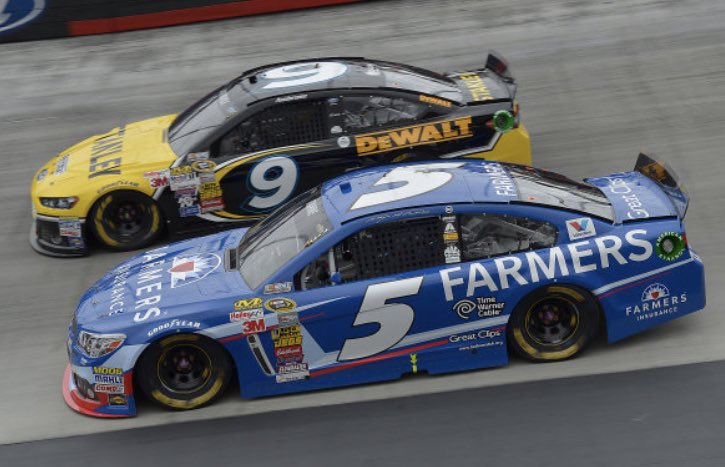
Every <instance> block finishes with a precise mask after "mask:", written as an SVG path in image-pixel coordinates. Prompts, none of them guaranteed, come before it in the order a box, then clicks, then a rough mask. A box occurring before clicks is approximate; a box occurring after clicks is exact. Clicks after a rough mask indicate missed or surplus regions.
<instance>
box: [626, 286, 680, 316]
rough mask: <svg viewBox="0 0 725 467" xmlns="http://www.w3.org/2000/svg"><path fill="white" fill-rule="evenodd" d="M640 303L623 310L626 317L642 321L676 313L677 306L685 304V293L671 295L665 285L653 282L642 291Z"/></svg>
mask: <svg viewBox="0 0 725 467" xmlns="http://www.w3.org/2000/svg"><path fill="white" fill-rule="evenodd" d="M640 301H641V302H642V303H641V304H640V305H635V306H628V307H627V308H626V309H625V313H626V316H634V317H635V318H636V319H637V321H644V320H648V319H651V318H657V317H660V316H665V315H671V314H674V313H677V311H678V305H680V304H682V303H685V302H687V293H686V292H682V293H681V294H679V295H677V294H675V295H671V294H670V289H668V288H667V286H666V285H664V284H660V283H659V282H655V283H654V284H650V285H648V286H647V287H646V288H645V289H644V291H643V292H642V297H641V298H640Z"/></svg>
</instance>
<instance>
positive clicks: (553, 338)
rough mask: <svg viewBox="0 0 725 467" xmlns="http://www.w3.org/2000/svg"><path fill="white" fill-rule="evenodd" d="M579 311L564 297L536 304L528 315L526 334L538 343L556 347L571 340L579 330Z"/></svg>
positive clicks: (549, 298)
mask: <svg viewBox="0 0 725 467" xmlns="http://www.w3.org/2000/svg"><path fill="white" fill-rule="evenodd" d="M579 321H580V319H579V309H578V308H577V306H576V304H574V303H573V302H571V301H569V300H567V299H566V298H563V297H548V298H545V299H543V300H539V301H538V302H536V303H534V304H533V305H532V306H531V308H529V311H528V312H527V313H526V322H525V327H526V333H527V334H528V335H529V337H530V338H531V339H533V340H534V341H535V342H536V343H538V344H540V345H544V346H555V345H559V344H561V343H563V342H566V341H567V340H568V339H570V338H571V337H572V336H573V335H574V334H575V333H576V331H577V329H578V328H579Z"/></svg>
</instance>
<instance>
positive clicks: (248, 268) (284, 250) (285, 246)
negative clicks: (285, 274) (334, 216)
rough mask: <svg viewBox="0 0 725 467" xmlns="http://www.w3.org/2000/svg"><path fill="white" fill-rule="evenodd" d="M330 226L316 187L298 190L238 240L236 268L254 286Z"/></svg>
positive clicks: (325, 231) (314, 240)
mask: <svg viewBox="0 0 725 467" xmlns="http://www.w3.org/2000/svg"><path fill="white" fill-rule="evenodd" d="M330 230H332V225H331V224H330V221H329V220H328V218H327V214H326V213H325V208H324V207H323V205H322V198H320V188H314V189H312V190H310V191H307V192H305V193H302V194H301V195H299V196H298V197H297V198H295V199H294V200H292V201H290V202H289V203H288V204H286V205H285V206H284V207H282V208H281V209H279V210H277V211H275V212H274V213H273V214H272V215H271V216H269V217H268V218H266V219H264V220H263V221H261V222H260V223H258V224H257V225H255V226H254V227H252V228H251V229H249V231H248V232H247V234H246V235H245V236H244V238H243V239H242V241H241V242H240V243H239V248H238V255H239V265H240V266H239V271H240V273H241V274H242V278H243V279H244V280H245V282H246V283H247V284H248V285H249V286H250V287H252V288H253V289H256V288H257V287H259V286H260V285H261V284H262V283H263V282H264V281H265V280H267V279H268V278H269V277H270V276H271V275H272V274H274V273H275V272H277V271H278V270H279V268H281V267H282V266H284V265H285V264H286V263H287V262H289V261H290V260H291V259H293V258H294V257H295V256H297V255H298V254H299V253H300V252H301V251H302V250H304V249H305V248H307V247H309V246H311V245H312V244H314V243H315V242H316V241H317V240H319V239H320V238H322V237H323V236H325V235H326V234H327V233H328V232H329V231H330Z"/></svg>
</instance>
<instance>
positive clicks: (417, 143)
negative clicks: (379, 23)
mask: <svg viewBox="0 0 725 467" xmlns="http://www.w3.org/2000/svg"><path fill="white" fill-rule="evenodd" d="M516 87H517V86H516V82H515V80H514V78H513V77H512V75H511V73H510V71H509V68H508V65H507V64H506V62H505V61H504V60H503V59H502V58H501V57H499V56H498V55H497V54H495V53H490V54H489V55H488V58H487V60H486V66H485V67H483V68H482V69H479V70H473V71H466V72H457V73H449V74H438V73H435V72H432V71H427V70H423V69H420V68H415V67H412V66H408V65H403V64H399V63H392V62H384V61H375V60H366V59H363V58H338V57H336V58H320V59H314V60H304V61H295V62H286V63H277V64H273V65H267V66H264V67H260V68H256V69H253V70H250V71H247V72H246V73H244V74H243V75H241V76H239V77H238V78H236V79H234V80H232V81H230V82H229V83H227V84H225V85H223V86H222V87H220V88H218V89H216V90H215V91H213V92H212V93H210V94H208V95H207V96H205V97H204V98H202V99H201V100H199V101H198V102H197V103H195V104H194V105H192V106H191V107H189V108H188V109H187V110H185V111H184V112H182V113H181V114H179V115H168V116H164V117H158V118H154V119H150V120H145V121H141V122H136V123H131V124H127V125H124V126H122V127H120V128H115V129H113V130H111V131H110V132H108V133H106V134H104V135H98V136H93V137H91V138H88V139H86V140H84V141H82V142H80V143H78V144H76V145H75V146H72V147H70V148H68V149H66V150H64V151H62V152H61V153H60V154H58V155H57V156H56V157H55V158H53V159H52V160H50V162H48V163H47V164H45V165H44V166H43V167H41V168H40V169H39V170H38V172H37V173H36V174H35V177H34V179H33V183H32V188H31V196H32V203H33V220H34V222H33V226H32V230H31V235H30V240H31V244H32V246H33V247H34V248H35V249H36V250H37V251H39V252H41V253H44V254H49V255H53V256H77V255H83V254H85V253H87V252H88V246H89V243H90V242H92V241H96V242H100V243H101V244H103V245H105V246H107V247H109V248H112V249H117V250H132V249H137V248H141V247H145V246H147V245H149V244H151V243H152V242H154V241H156V240H157V239H159V238H160V237H161V235H162V234H164V232H168V233H169V234H171V235H173V236H188V235H190V234H203V233H209V232H210V231H216V230H219V229H220V228H226V227H232V226H238V225H240V224H242V225H243V224H250V223H253V222H256V221H257V220H259V219H260V218H262V217H264V216H266V215H268V214H269V213H270V212H271V211H273V210H274V209H276V208H277V207H278V206H280V205H282V204H283V203H284V202H285V201H287V200H288V199H289V198H290V197H292V196H294V195H295V194H297V193H299V192H302V191H305V190H307V189H309V188H311V187H313V186H315V185H317V184H319V183H321V182H322V181H324V180H327V179H329V178H332V177H334V176H337V175H339V174H341V173H344V172H348V171H351V170H356V169H359V168H363V167H369V166H371V165H377V164H387V163H395V162H400V161H404V160H405V161H410V160H428V159H446V158H453V157H457V158H458V157H473V158H484V159H490V160H496V161H507V162H515V163H521V164H530V163H531V148H530V141H529V134H528V133H527V131H526V129H525V128H524V126H523V124H521V122H520V115H519V109H518V104H517V102H516V100H515V96H516Z"/></svg>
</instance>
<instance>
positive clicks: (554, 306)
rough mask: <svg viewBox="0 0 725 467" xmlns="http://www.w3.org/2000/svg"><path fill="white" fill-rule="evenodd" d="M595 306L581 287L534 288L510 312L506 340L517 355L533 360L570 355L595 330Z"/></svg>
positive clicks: (596, 317) (589, 295)
mask: <svg viewBox="0 0 725 467" xmlns="http://www.w3.org/2000/svg"><path fill="white" fill-rule="evenodd" d="M598 310H599V307H598V305H597V302H596V300H595V299H594V297H592V295H591V294H590V293H589V292H587V291H586V290H584V289H582V288H580V287H576V286H572V285H550V286H547V287H544V288H541V289H538V290H535V291H534V292H532V293H530V294H529V295H527V296H526V297H525V298H524V299H523V300H522V301H521V303H519V305H518V306H517V307H516V309H515V310H514V312H513V313H512V314H511V318H510V319H509V324H508V341H509V343H510V345H511V347H512V348H513V350H514V351H515V352H516V353H517V354H518V355H520V356H522V357H524V358H526V359H528V360H531V361H534V362H553V361H559V360H566V359H568V358H572V357H574V356H575V355H578V354H579V353H580V352H581V351H582V350H583V349H584V348H585V347H586V346H587V344H589V342H590V341H591V340H592V338H593V337H594V336H595V335H596V334H597V331H598V329H599V312H598Z"/></svg>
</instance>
